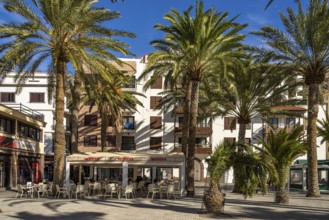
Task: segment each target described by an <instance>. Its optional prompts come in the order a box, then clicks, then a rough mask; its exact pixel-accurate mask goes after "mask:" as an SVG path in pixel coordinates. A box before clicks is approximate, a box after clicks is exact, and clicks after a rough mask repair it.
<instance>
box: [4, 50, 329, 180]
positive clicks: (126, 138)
mask: <svg viewBox="0 0 329 220" xmlns="http://www.w3.org/2000/svg"><path fill="white" fill-rule="evenodd" d="M122 60H123V61H125V62H127V63H129V65H130V67H127V66H126V67H121V68H122V70H125V71H126V72H127V74H129V75H130V76H131V77H132V81H131V83H130V84H129V85H128V86H127V87H126V88H124V89H123V90H133V91H136V92H139V93H142V94H143V95H144V96H145V97H142V96H140V97H138V99H139V100H140V101H141V102H142V103H143V106H137V111H135V112H129V111H125V112H124V113H123V130H122V132H121V133H120V134H116V131H115V129H113V125H109V128H108V131H107V132H108V137H107V146H108V147H107V150H108V151H110V152H116V151H120V152H126V153H130V154H134V153H137V154H138V153H140V154H161V153H163V154H165V153H171V152H180V151H181V146H180V142H181V135H182V134H181V131H182V129H181V127H182V119H183V112H182V108H181V106H175V107H174V108H173V109H171V110H170V111H167V112H163V111H161V110H157V109H156V105H157V103H158V102H159V101H160V99H161V98H162V95H161V94H160V92H162V91H163V90H164V86H163V79H162V78H159V79H158V80H157V82H156V83H154V84H153V85H152V86H151V87H150V88H149V89H147V90H146V91H144V90H143V86H144V84H145V82H146V81H147V80H148V79H149V77H151V76H148V78H145V79H143V80H141V81H139V82H136V79H137V78H139V77H140V75H141V74H142V72H143V71H144V69H145V67H146V64H147V56H144V57H142V58H141V59H122ZM131 67H132V68H131ZM15 90H16V83H15V81H14V74H13V73H10V74H8V76H7V78H5V79H4V80H3V82H2V84H1V86H0V101H1V103H2V104H5V105H8V106H13V105H19V104H20V103H21V104H23V105H25V106H28V107H29V108H30V109H32V110H36V111H38V112H40V113H42V114H44V116H45V120H44V121H45V122H46V123H47V125H46V127H45V129H44V144H45V155H46V156H45V158H46V160H45V161H46V164H45V167H46V169H47V163H50V161H51V159H48V160H47V156H48V157H51V155H52V153H53V134H54V130H53V125H54V111H55V109H54V101H52V102H50V103H48V101H47V97H48V95H47V75H46V74H44V73H36V74H35V76H34V78H33V79H29V80H27V81H26V84H25V85H24V87H23V90H22V92H21V93H20V94H16V93H15ZM280 108H283V109H280ZM306 109H307V106H301V107H295V106H283V107H278V109H277V110H286V111H291V112H293V113H295V114H294V115H295V116H294V117H292V116H286V115H273V116H270V117H269V118H268V122H269V123H271V124H272V125H273V126H275V127H278V128H284V127H288V128H289V127H292V126H293V125H295V124H297V123H300V124H302V125H304V126H306V124H305V122H306V117H307V112H306ZM66 112H67V113H68V110H66ZM326 113H327V109H326V108H321V107H320V111H319V118H324V117H325V114H326ZM67 116H68V114H67ZM231 120H232V118H231V117H229V116H227V117H218V118H216V119H214V120H213V121H210V120H208V119H205V120H202V121H199V122H198V126H197V134H196V142H197V147H196V160H195V179H196V180H199V181H203V180H204V179H205V178H206V177H207V164H206V162H205V159H206V158H207V157H208V156H209V155H210V154H211V152H212V151H213V149H214V148H215V147H216V146H217V145H218V144H220V143H222V142H223V141H228V142H234V141H236V140H237V139H238V126H239V125H238V124H237V125H236V127H235V129H233V130H231V129H230V126H229V124H230V122H231ZM79 121H80V123H79V145H78V152H74V153H86V152H100V151H101V147H100V116H99V115H98V112H97V108H94V109H93V110H92V111H89V106H85V107H84V108H82V109H81V111H80V117H79ZM66 124H67V127H69V120H66ZM267 132H268V128H267V123H266V122H264V121H263V120H261V119H260V118H254V119H252V121H251V123H250V125H249V126H248V129H247V132H246V142H249V143H252V144H256V143H257V139H258V138H260V137H264V136H265V135H266V133H267ZM305 133H306V127H305ZM67 134H68V135H67V143H69V132H68V133H67ZM320 142H321V138H318V139H317V144H318V146H319V147H318V159H319V160H324V159H328V157H327V155H326V154H327V152H328V149H327V147H326V144H325V143H323V144H321V143H320ZM87 159H88V158H87ZM92 159H95V158H92ZM151 159H153V160H154V159H159V158H151ZM300 159H306V155H305V156H303V157H301V158H300ZM85 160H86V159H85ZM161 162H164V161H161ZM49 169H51V168H49ZM88 170H89V171H88V172H89V173H90V174H91V175H93V173H94V171H93V169H89V168H88ZM165 171H166V172H163V171H161V175H163V177H166V176H176V177H177V176H178V175H179V174H177V172H179V171H178V170H177V169H176V170H175V169H171V170H170V169H165ZM47 172H48V173H49V174H48V176H52V174H51V172H50V171H49V170H48V171H47V170H45V173H46V178H47ZM111 172H112V171H111ZM131 172H134V173H135V174H136V172H137V171H131ZM157 172H158V171H157ZM135 174H134V175H135ZM109 175H110V174H109ZM136 175H137V174H136ZM153 176H154V175H152V177H153ZM224 181H225V182H232V181H233V175H232V172H228V173H227V174H226V177H225V178H224Z"/></svg>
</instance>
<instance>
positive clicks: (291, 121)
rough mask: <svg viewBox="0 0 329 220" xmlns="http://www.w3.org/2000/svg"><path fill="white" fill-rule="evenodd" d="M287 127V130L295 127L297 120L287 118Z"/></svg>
mask: <svg viewBox="0 0 329 220" xmlns="http://www.w3.org/2000/svg"><path fill="white" fill-rule="evenodd" d="M286 127H287V128H293V127H295V118H286Z"/></svg>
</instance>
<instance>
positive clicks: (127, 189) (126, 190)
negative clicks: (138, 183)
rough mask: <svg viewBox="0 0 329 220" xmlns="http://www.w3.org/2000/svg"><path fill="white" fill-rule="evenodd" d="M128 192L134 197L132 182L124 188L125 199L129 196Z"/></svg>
mask: <svg viewBox="0 0 329 220" xmlns="http://www.w3.org/2000/svg"><path fill="white" fill-rule="evenodd" d="M129 194H131V196H132V197H133V198H135V197H134V186H133V184H129V185H128V186H126V189H125V196H126V199H128V198H129Z"/></svg>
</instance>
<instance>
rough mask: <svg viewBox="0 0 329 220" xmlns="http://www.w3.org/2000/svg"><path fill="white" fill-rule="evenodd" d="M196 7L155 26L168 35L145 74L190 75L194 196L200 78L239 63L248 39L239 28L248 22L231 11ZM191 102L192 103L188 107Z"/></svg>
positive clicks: (190, 171) (190, 164)
mask: <svg viewBox="0 0 329 220" xmlns="http://www.w3.org/2000/svg"><path fill="white" fill-rule="evenodd" d="M192 9H193V8H192V7H190V8H189V9H188V10H186V11H185V12H183V14H180V13H179V12H178V11H176V10H171V12H170V13H169V14H166V15H165V16H164V18H165V19H166V20H167V21H169V25H168V26H166V25H161V24H158V25H156V26H155V28H156V29H157V30H160V31H162V32H164V33H165V37H164V39H163V40H155V41H152V42H151V44H152V45H153V46H154V47H155V48H156V49H157V50H158V51H156V52H154V53H152V54H151V55H150V56H149V59H148V61H149V64H148V68H147V70H146V71H145V74H144V75H146V74H148V73H150V72H152V71H154V72H153V76H152V78H151V81H152V79H153V80H155V79H156V78H157V77H159V76H162V75H165V77H166V76H170V78H173V79H178V78H179V77H178V76H181V78H184V79H186V83H190V85H191V86H187V85H188V84H186V86H185V88H187V90H186V94H190V95H189V96H185V102H186V104H185V105H184V108H185V112H186V115H184V116H185V117H188V116H190V118H189V119H190V120H189V126H188V127H189V132H188V133H189V135H188V136H189V141H188V143H189V146H188V159H187V175H188V178H187V180H188V184H187V195H188V196H194V156H195V134H196V124H197V112H198V111H197V109H198V96H199V85H200V82H202V81H203V79H204V78H205V76H206V75H208V74H210V73H213V70H214V69H216V68H218V71H219V72H220V71H225V69H226V67H227V66H228V65H231V64H233V63H235V64H237V63H239V58H240V57H241V56H242V54H243V53H242V52H240V51H239V50H238V49H239V48H240V47H241V41H242V40H243V39H244V36H243V35H240V34H239V31H240V30H241V29H243V28H244V27H245V26H246V25H240V24H237V23H235V22H234V19H230V20H229V19H227V17H228V13H227V12H225V13H219V12H217V11H216V10H215V9H214V8H211V9H209V10H207V11H205V10H204V6H203V2H202V1H196V7H195V11H194V13H195V15H194V17H193V16H192ZM182 75H186V77H183V76H182ZM172 76H174V77H172ZM189 99H190V100H191V101H190V103H189ZM187 106H190V107H189V108H186V107H187ZM188 109H190V113H188Z"/></svg>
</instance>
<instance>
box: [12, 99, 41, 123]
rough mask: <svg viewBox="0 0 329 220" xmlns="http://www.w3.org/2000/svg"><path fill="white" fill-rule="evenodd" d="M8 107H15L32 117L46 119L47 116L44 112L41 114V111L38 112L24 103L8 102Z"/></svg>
mask: <svg viewBox="0 0 329 220" xmlns="http://www.w3.org/2000/svg"><path fill="white" fill-rule="evenodd" d="M6 105H7V106H8V107H10V108H12V109H15V110H16V111H19V112H21V113H23V114H26V115H29V116H31V117H32V118H35V119H38V120H42V121H44V120H45V116H44V115H43V114H41V113H40V112H37V111H35V110H33V109H31V108H29V107H27V106H25V105H23V104H22V103H19V104H6Z"/></svg>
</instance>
